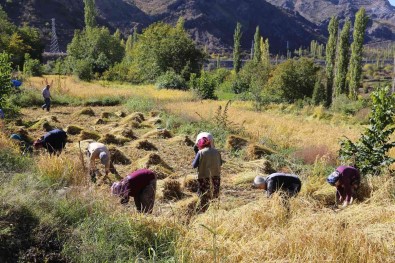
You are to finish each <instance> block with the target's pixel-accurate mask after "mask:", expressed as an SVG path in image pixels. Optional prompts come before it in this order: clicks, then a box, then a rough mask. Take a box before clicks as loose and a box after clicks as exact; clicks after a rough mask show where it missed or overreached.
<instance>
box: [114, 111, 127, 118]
mask: <svg viewBox="0 0 395 263" xmlns="http://www.w3.org/2000/svg"><path fill="white" fill-rule="evenodd" d="M114 114H115V116H117V117H120V118H123V117H125V116H126V113H125V112H123V111H117V112H115V113H114Z"/></svg>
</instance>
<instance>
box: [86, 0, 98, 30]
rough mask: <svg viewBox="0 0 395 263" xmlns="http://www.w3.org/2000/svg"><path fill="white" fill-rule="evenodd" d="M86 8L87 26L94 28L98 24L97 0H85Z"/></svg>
mask: <svg viewBox="0 0 395 263" xmlns="http://www.w3.org/2000/svg"><path fill="white" fill-rule="evenodd" d="M84 4H85V8H84V12H85V27H86V28H93V27H95V26H96V9H95V0H84Z"/></svg>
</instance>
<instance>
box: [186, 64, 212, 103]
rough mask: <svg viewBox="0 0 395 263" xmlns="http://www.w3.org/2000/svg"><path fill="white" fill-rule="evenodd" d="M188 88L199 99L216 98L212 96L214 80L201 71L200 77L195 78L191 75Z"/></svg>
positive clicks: (194, 75)
mask: <svg viewBox="0 0 395 263" xmlns="http://www.w3.org/2000/svg"><path fill="white" fill-rule="evenodd" d="M189 86H190V87H191V88H192V89H193V90H194V91H196V93H197V95H198V96H199V98H201V99H212V100H215V99H217V96H215V94H214V91H215V87H216V83H215V80H214V79H213V77H212V76H210V74H209V73H207V72H206V71H202V73H201V75H200V77H197V76H196V74H192V75H191V79H190V81H189Z"/></svg>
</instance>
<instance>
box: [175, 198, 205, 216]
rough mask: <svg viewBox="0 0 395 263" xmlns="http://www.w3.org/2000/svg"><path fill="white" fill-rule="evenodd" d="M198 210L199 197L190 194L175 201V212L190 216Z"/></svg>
mask: <svg viewBox="0 0 395 263" xmlns="http://www.w3.org/2000/svg"><path fill="white" fill-rule="evenodd" d="M198 210H199V198H198V197H197V196H192V197H190V198H187V199H183V200H180V201H178V202H177V203H176V213H177V214H181V215H187V216H191V215H193V214H196V212H197V211H198Z"/></svg>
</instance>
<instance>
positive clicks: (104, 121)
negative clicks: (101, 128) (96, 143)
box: [93, 118, 107, 125]
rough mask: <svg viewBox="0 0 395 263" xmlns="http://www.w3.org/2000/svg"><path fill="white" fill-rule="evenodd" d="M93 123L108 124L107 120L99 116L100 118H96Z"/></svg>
mask: <svg viewBox="0 0 395 263" xmlns="http://www.w3.org/2000/svg"><path fill="white" fill-rule="evenodd" d="M93 123H94V124H96V125H100V124H106V123H107V121H106V120H103V119H101V118H99V119H96V120H95V121H94V122H93Z"/></svg>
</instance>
